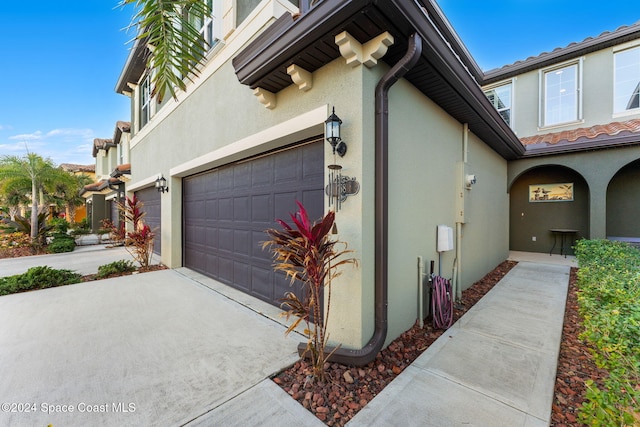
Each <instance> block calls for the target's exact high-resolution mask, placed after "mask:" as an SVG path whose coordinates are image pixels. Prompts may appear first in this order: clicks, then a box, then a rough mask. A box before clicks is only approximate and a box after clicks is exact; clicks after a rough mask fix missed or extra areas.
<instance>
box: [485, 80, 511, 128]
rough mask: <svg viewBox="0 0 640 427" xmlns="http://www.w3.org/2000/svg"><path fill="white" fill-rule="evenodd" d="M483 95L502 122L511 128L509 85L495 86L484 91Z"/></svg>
mask: <svg viewBox="0 0 640 427" xmlns="http://www.w3.org/2000/svg"><path fill="white" fill-rule="evenodd" d="M485 94H486V95H487V98H489V101H491V103H492V104H493V106H494V107H495V108H496V110H498V112H499V113H500V115H501V116H502V118H503V119H504V121H505V122H506V123H507V124H508V125H509V126H511V83H507V84H505V85H501V86H496V87H494V88H492V89H489V90H487V91H485Z"/></svg>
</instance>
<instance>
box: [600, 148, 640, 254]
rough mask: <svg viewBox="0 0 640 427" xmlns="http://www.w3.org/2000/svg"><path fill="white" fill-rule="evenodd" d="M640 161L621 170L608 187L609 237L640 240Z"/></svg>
mask: <svg viewBox="0 0 640 427" xmlns="http://www.w3.org/2000/svg"><path fill="white" fill-rule="evenodd" d="M638 218H640V160H636V161H634V162H632V163H629V164H628V165H626V166H625V167H623V168H621V169H620V170H619V171H618V172H617V173H616V174H615V176H614V177H613V178H612V179H611V181H610V182H609V186H608V187H607V237H608V238H618V239H621V240H626V239H635V240H636V241H637V240H640V220H638Z"/></svg>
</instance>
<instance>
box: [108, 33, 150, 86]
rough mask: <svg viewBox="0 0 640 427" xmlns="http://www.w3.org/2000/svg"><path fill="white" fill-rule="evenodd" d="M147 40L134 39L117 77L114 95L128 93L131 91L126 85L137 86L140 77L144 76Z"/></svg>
mask: <svg viewBox="0 0 640 427" xmlns="http://www.w3.org/2000/svg"><path fill="white" fill-rule="evenodd" d="M148 52H149V51H148V49H147V40H146V39H144V40H141V39H137V38H136V39H135V42H134V44H133V47H132V48H131V50H130V51H129V56H127V61H126V62H125V64H124V67H123V68H122V72H121V73H120V76H119V77H118V81H117V83H116V87H115V91H116V93H124V92H129V91H131V89H130V88H129V86H128V85H127V84H128V83H134V84H137V83H138V81H140V77H142V75H143V74H144V72H145V70H146V68H147V61H146V59H147V54H148Z"/></svg>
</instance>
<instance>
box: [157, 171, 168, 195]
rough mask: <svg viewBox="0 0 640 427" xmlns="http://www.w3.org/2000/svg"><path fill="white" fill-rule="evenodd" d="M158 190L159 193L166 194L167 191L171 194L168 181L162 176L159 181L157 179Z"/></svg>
mask: <svg viewBox="0 0 640 427" xmlns="http://www.w3.org/2000/svg"><path fill="white" fill-rule="evenodd" d="M156 190H158V193H164V192H165V191H166V192H167V193H168V192H169V187H167V180H166V179H164V176H162V175H160V176H159V177H158V179H156Z"/></svg>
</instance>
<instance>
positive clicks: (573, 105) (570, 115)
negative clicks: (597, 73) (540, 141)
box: [544, 64, 578, 126]
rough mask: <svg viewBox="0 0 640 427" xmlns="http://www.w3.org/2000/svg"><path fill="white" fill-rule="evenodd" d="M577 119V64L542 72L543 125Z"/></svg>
mask: <svg viewBox="0 0 640 427" xmlns="http://www.w3.org/2000/svg"><path fill="white" fill-rule="evenodd" d="M575 120H578V65H577V64H574V65H570V66H568V67H564V68H559V69H556V70H552V71H547V72H546V73H544V126H551V125H555V124H558V123H566V122H572V121H575Z"/></svg>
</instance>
